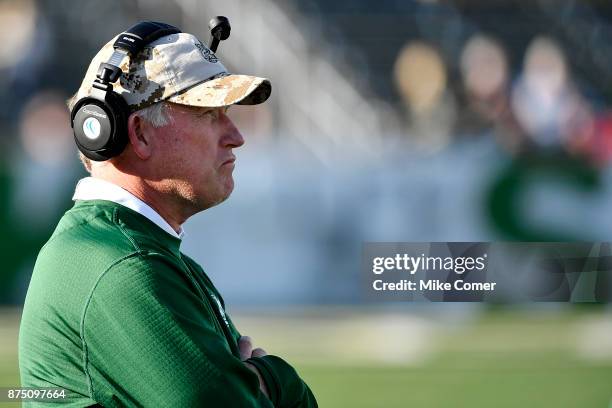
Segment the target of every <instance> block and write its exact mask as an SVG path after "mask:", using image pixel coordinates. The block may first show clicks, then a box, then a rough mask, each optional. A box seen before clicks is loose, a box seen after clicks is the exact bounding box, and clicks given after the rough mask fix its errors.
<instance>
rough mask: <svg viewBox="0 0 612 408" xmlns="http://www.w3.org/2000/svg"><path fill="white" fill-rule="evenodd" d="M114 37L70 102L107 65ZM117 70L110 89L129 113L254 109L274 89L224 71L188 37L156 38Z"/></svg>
mask: <svg viewBox="0 0 612 408" xmlns="http://www.w3.org/2000/svg"><path fill="white" fill-rule="evenodd" d="M115 39H116V37H115V38H113V39H112V40H111V41H109V42H108V43H107V44H106V45H105V46H104V47H103V48H102V49H101V50H100V51H99V52H98V53H97V54H96V56H95V57H94V59H93V60H92V61H91V63H90V65H89V68H88V69H87V73H86V74H85V78H84V79H83V82H82V83H81V87H80V88H79V90H78V91H77V93H76V94H75V95H74V97H73V98H72V100H71V102H74V101H77V100H79V99H81V98H84V97H86V96H89V95H90V93H91V89H92V84H93V82H94V80H95V79H96V73H97V71H98V68H99V66H100V63H102V62H107V61H108V60H109V58H110V56H111V54H112V53H113V51H114V50H113V43H114V42H115ZM120 68H121V71H122V72H123V73H122V74H121V77H120V79H119V81H117V82H115V83H114V84H113V90H114V92H116V93H118V94H120V95H121V96H122V97H123V98H124V99H125V101H126V102H127V104H128V106H129V107H130V110H131V111H132V112H133V111H136V110H139V109H143V108H146V107H147V106H150V105H152V104H154V103H156V102H159V101H164V100H166V101H170V102H174V103H179V104H182V105H191V106H202V107H221V106H228V105H233V104H239V105H256V104H259V103H262V102H264V101H265V100H266V99H268V97H269V96H270V93H271V91H272V86H271V84H270V81H269V80H267V79H265V78H259V77H255V76H250V75H235V74H230V73H229V72H227V69H226V68H225V67H224V66H223V64H222V63H221V62H220V61H219V59H218V58H217V56H216V55H215V54H214V53H213V52H212V51H211V50H210V49H209V48H208V47H207V46H206V45H204V44H202V42H201V41H200V40H198V39H197V38H196V37H195V36H193V35H191V34H187V33H178V34H171V35H168V36H165V37H161V38H159V39H158V40H156V41H154V42H152V43H151V44H149V45H147V46H146V47H145V48H144V49H143V50H142V51H141V52H140V53H139V54H138V55H136V57H134V58H129V57H127V58H124V60H123V62H122V64H121V66H120Z"/></svg>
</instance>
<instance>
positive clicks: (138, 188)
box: [92, 171, 189, 234]
mask: <svg viewBox="0 0 612 408" xmlns="http://www.w3.org/2000/svg"><path fill="white" fill-rule="evenodd" d="M92 177H95V178H99V179H101V180H105V181H108V182H110V183H113V184H115V185H117V186H119V187H121V188H123V189H124V190H126V191H129V192H130V193H131V194H133V195H134V196H136V197H137V198H139V199H140V200H142V201H143V202H145V203H146V204H147V205H148V206H150V207H151V208H153V209H154V210H155V211H156V212H157V213H158V214H159V215H160V216H161V217H162V218H163V219H164V220H165V221H166V222H167V223H168V224H169V225H170V226H171V227H172V229H173V230H174V231H176V233H177V234H178V233H180V231H181V224H183V223H184V222H185V221H186V220H187V218H188V217H189V216H188V215H185V214H184V213H183V212H182V211H181V210H180V209H181V206H180V205H179V204H178V203H177V200H176V198H175V197H174V195H173V194H171V192H164V191H163V190H162V189H159V188H158V187H156V186H155V183H154V182H152V181H149V180H146V179H144V178H142V177H138V176H135V175H130V174H124V173H121V174H116V173H115V172H105V171H100V172H92Z"/></svg>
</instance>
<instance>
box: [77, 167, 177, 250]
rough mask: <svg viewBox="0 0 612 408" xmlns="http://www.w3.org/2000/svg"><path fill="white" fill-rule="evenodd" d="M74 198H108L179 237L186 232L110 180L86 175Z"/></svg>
mask: <svg viewBox="0 0 612 408" xmlns="http://www.w3.org/2000/svg"><path fill="white" fill-rule="evenodd" d="M72 199H73V200H107V201H112V202H114V203H117V204H120V205H122V206H124V207H127V208H129V209H131V210H134V211H136V212H137V213H139V214H141V215H144V216H145V217H147V218H148V219H149V220H150V221H151V222H153V223H155V224H156V225H157V226H158V227H160V228H161V229H163V230H164V231H166V232H167V233H168V234H170V235H172V236H173V237H176V238H178V239H183V235H185V232H184V231H183V228H182V227H181V229H180V231H179V232H178V233H177V232H176V231H175V230H174V228H172V227H171V226H170V224H168V222H167V221H166V220H164V218H163V217H162V216H161V215H159V213H158V212H157V211H155V210H154V209H153V208H151V207H150V206H149V205H148V204H147V203H145V202H144V201H142V200H141V199H139V198H138V197H136V196H135V195H134V194H132V193H130V192H129V191H127V190H124V189H123V188H121V187H119V186H118V185H116V184H113V183H111V182H109V181H106V180H102V179H99V178H94V177H85V178H83V179H81V180H79V182H78V183H77V186H76V189H75V190H74V195H73V196H72Z"/></svg>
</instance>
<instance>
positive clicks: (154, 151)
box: [19, 33, 317, 407]
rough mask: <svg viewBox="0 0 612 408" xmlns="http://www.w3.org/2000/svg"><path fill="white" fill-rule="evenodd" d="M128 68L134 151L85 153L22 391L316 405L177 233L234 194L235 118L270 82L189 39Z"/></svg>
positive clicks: (34, 295)
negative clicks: (232, 310) (258, 344)
mask: <svg viewBox="0 0 612 408" xmlns="http://www.w3.org/2000/svg"><path fill="white" fill-rule="evenodd" d="M112 44H113V42H112V41H111V42H109V43H108V44H107V45H106V46H105V47H104V48H103V49H102V50H101V51H100V52H99V53H98V54H97V55H96V56H95V58H94V59H93V61H92V62H91V65H90V66H89V69H88V71H87V74H86V76H85V79H84V80H83V83H82V85H81V87H80V89H79V91H78V92H77V94H76V95H75V97H74V98H73V99H72V100H71V101H70V102H69V105H70V107H71V108H72V106H73V105H74V103H75V102H76V101H77V100H78V99H80V98H83V97H85V96H87V95H89V93H90V92H91V87H92V83H93V79H94V77H95V75H96V71H97V70H98V67H99V66H100V63H101V62H106V61H108V60H109V56H110V55H111V53H112V52H113V49H112ZM121 70H122V75H121V78H120V80H119V81H118V82H117V83H115V84H114V88H113V89H114V92H116V93H118V94H120V95H121V96H122V97H123V98H124V99H125V101H126V103H127V105H128V107H129V109H130V112H131V114H130V115H129V117H128V121H127V135H128V138H129V141H128V143H127V146H126V147H125V149H124V150H123V151H122V152H121V153H120V154H119V155H118V156H116V157H113V158H111V159H109V160H107V161H103V162H92V161H90V160H88V159H87V158H85V157H83V156H82V159H83V161H84V163H85V165H86V167H87V169H88V170H89V171H90V173H91V177H88V178H85V179H83V180H81V181H80V182H79V184H78V185H77V188H76V191H75V194H74V197H73V198H74V200H75V201H76V203H75V205H74V207H73V208H72V209H70V210H69V211H67V212H66V214H65V215H64V216H63V217H62V219H61V220H60V222H59V224H58V226H57V228H56V230H55V232H54V233H53V235H52V236H51V238H50V239H49V241H48V242H47V243H46V244H45V246H44V247H43V248H42V250H41V252H40V254H39V256H38V259H37V262H36V266H35V268H34V273H33V276H32V280H31V282H30V287H29V289H28V294H27V297H26V302H25V305H24V310H23V316H22V321H21V328H20V336H19V361H20V370H21V381H22V386H23V387H37V388H38V387H60V388H63V389H66V390H67V391H68V392H69V393H70V395H71V396H72V398H71V399H70V400H69V402H70V406H75V407H84V406H91V405H102V406H107V407H118V406H145V407H170V406H172V407H191V406H206V407H272V406H274V407H316V406H317V403H316V401H315V398H314V396H313V394H312V393H311V391H310V389H309V388H308V386H307V385H306V384H305V383H304V382H303V381H302V380H301V379H300V378H299V376H298V375H297V373H296V372H295V370H294V369H293V368H292V367H291V366H290V365H288V364H287V363H286V362H284V361H283V360H282V359H280V358H279V357H275V356H271V355H266V352H265V351H264V350H262V349H253V346H252V343H251V340H250V338H248V337H241V335H240V334H239V332H238V330H237V329H236V327H235V326H234V325H233V323H232V321H231V319H230V317H229V316H228V315H227V314H226V313H225V311H224V303H223V300H222V298H221V296H220V295H219V293H218V292H217V290H216V289H215V287H214V286H213V284H212V283H211V281H210V280H209V278H208V277H207V276H206V274H205V273H204V271H203V270H202V268H201V267H200V266H199V265H198V264H197V263H196V262H195V261H193V260H192V259H191V258H189V257H187V256H186V255H184V254H183V253H182V252H180V244H181V238H182V235H183V232H182V227H181V225H182V224H183V223H184V222H185V221H186V220H187V219H188V218H189V217H190V216H192V215H194V214H196V213H198V212H200V211H203V210H205V209H207V208H210V207H212V206H214V205H217V204H219V203H221V202H222V201H223V200H225V199H226V198H227V197H228V196H229V195H230V193H231V192H232V189H233V187H234V182H233V178H232V171H233V169H234V162H235V156H234V154H233V152H232V151H233V149H234V148H238V147H240V146H241V145H242V144H243V143H244V140H243V138H242V136H241V134H240V133H239V131H238V130H237V129H236V127H235V126H234V124H233V123H232V121H231V120H230V119H229V117H228V116H227V108H228V107H229V106H230V105H233V104H237V103H240V104H258V103H261V102H263V101H265V100H266V99H267V98H268V96H269V95H270V91H271V87H270V83H269V81H268V80H266V79H263V78H257V77H251V76H243V75H229V74H228V73H227V71H226V69H225V67H224V66H223V65H222V64H221V62H219V61H218V59H217V57H216V56H215V55H214V54H213V53H212V52H211V51H210V50H209V49H208V47H206V46H205V45H204V44H202V43H201V42H200V41H199V40H198V39H197V38H195V37H194V36H193V35H190V34H186V33H177V34H171V35H167V36H164V37H162V38H159V39H158V40H156V41H154V42H152V43H151V44H149V45H148V46H147V47H146V48H144V50H143V51H142V52H140V53H139V54H138V55H136V56H135V57H133V58H126V60H125V61H123V64H122V65H121ZM228 245H229V244H228ZM228 251H231V247H228Z"/></svg>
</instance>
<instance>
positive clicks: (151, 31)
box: [70, 21, 181, 161]
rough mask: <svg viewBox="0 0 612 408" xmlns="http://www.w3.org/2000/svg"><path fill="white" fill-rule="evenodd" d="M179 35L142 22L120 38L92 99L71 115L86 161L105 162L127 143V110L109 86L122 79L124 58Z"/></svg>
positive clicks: (173, 29)
mask: <svg viewBox="0 0 612 408" xmlns="http://www.w3.org/2000/svg"><path fill="white" fill-rule="evenodd" d="M180 32H181V30H179V29H178V28H176V27H174V26H171V25H169V24H164V23H158V22H154V21H143V22H140V23H138V24H136V25H134V26H133V27H130V28H129V29H128V30H127V31H125V32H123V33H121V34H120V35H119V37H118V38H117V40H116V41H115V43H114V44H113V48H114V49H115V51H114V52H113V55H111V57H110V59H109V60H108V61H107V62H103V63H101V64H100V68H98V73H97V75H96V79H95V81H94V83H93V86H92V90H91V95H90V96H88V97H85V98H82V99H80V100H78V101H77V102H76V104H75V105H74V107H73V108H72V111H71V112H70V120H71V125H72V130H73V132H74V140H75V142H76V144H77V147H78V148H79V150H80V151H81V152H82V153H83V154H84V155H85V156H86V157H88V158H89V159H92V160H95V161H103V160H108V159H110V158H111V157H113V156H116V155H118V154H119V153H121V152H122V151H123V149H124V148H125V146H126V144H127V142H128V136H127V118H128V116H129V108H128V106H127V103H126V102H125V100H124V99H123V97H122V96H121V95H119V94H117V93H115V92H113V85H112V84H113V83H114V82H116V81H117V80H118V79H119V77H120V76H121V68H119V65H120V64H121V61H123V58H124V57H125V56H126V55H128V56H129V57H134V56H136V55H137V54H138V53H139V52H140V51H142V49H143V48H144V47H145V46H146V45H147V44H150V43H152V42H153V41H155V40H157V39H158V38H161V37H164V36H166V35H170V34H175V33H180Z"/></svg>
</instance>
